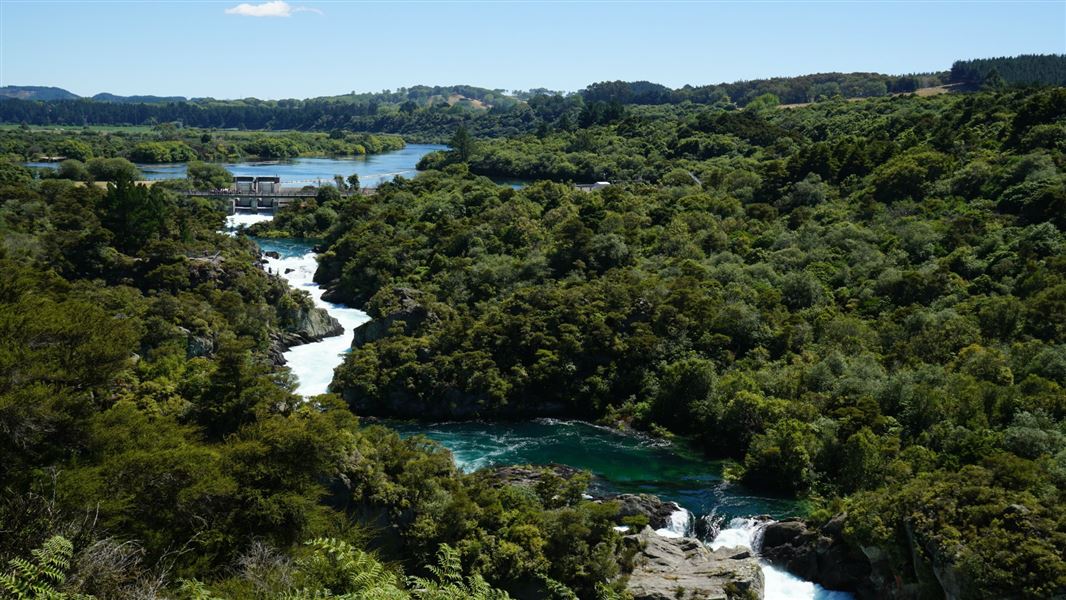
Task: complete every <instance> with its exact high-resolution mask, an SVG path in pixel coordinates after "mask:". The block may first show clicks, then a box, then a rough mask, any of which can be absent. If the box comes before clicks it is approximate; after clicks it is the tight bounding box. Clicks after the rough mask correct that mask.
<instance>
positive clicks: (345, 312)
mask: <svg viewBox="0 0 1066 600" xmlns="http://www.w3.org/2000/svg"><path fill="white" fill-rule="evenodd" d="M273 218H274V216H273V215H270V214H256V213H239V214H235V215H230V216H229V217H226V225H227V227H230V228H231V229H236V228H238V227H241V226H247V225H251V224H252V223H260V222H263V221H269V220H270V219H273ZM263 243H269V241H268V240H264V242H263ZM265 261H266V266H267V269H268V270H269V271H270V272H271V273H276V274H277V275H279V276H280V277H281V278H282V279H284V280H285V281H287V282H288V284H289V285H290V286H292V287H293V288H296V289H298V290H304V291H306V292H307V293H308V294H310V295H311V299H312V300H313V301H314V303H315V306H316V307H318V308H323V309H325V310H326V312H328V313H329V314H330V316H332V317H333V318H335V319H337V321H339V322H340V324H341V326H342V327H344V332H343V333H341V334H340V335H335V336H333V337H328V338H324V339H322V340H320V341H318V342H312V343H310V344H301V345H299V346H293V347H292V348H289V349H288V350H287V351H286V352H285V353H284V354H283V355H282V356H284V358H285V364H286V366H288V367H289V370H290V371H292V374H293V375H295V376H296V380H297V386H296V393H297V394H300V395H301V396H315V395H317V394H324V393H325V392H326V389H327V388H328V387H329V384H330V382H331V381H333V369H334V368H336V367H337V365H339V364H341V362H342V361H343V360H344V353H345V352H347V351H348V349H349V348H350V347H351V345H352V331H353V330H354V329H355V328H356V327H357V326H359V325H361V324H363V323H366V322H367V321H369V320H370V316H369V315H367V314H366V313H365V312H363V311H361V310H358V309H355V308H350V307H347V306H344V305H343V304H333V303H331V302H326V301H325V300H323V299H322V294H323V292H325V290H323V289H322V288H321V287H319V285H318V284H317V283H315V282H314V276H315V269H317V268H318V261H317V260H316V258H315V254H314V253H313V252H307V253H305V254H303V255H301V256H282V257H281V258H269V257H267V258H265Z"/></svg>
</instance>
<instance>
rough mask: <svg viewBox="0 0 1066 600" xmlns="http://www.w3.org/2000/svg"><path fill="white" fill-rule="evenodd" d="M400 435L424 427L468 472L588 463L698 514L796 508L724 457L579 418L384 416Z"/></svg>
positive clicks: (779, 512) (600, 478) (604, 478)
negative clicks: (728, 477)
mask: <svg viewBox="0 0 1066 600" xmlns="http://www.w3.org/2000/svg"><path fill="white" fill-rule="evenodd" d="M383 423H384V424H386V425H388V426H390V427H392V428H394V429H396V430H397V431H399V432H400V433H401V434H402V435H415V434H423V435H425V436H426V437H429V438H430V439H433V440H436V441H438V442H440V443H441V444H442V445H443V446H445V447H446V448H448V449H449V450H451V452H452V455H453V456H454V457H455V462H456V464H457V465H458V466H459V467H460V468H462V469H463V470H466V471H473V470H476V469H479V468H482V467H488V466H496V465H513V464H541V465H543V464H551V463H558V464H564V465H569V466H571V467H577V468H580V469H586V470H588V471H591V472H592V473H593V474H594V475H595V476H596V481H595V483H594V487H597V488H599V491H606V492H631V493H649V494H655V495H656V496H659V497H660V498H663V499H666V500H672V501H674V502H677V503H678V504H680V505H681V506H684V507H685V508H687V509H689V510H690V511H692V512H693V513H695V514H696V515H707V514H711V513H716V514H718V515H721V516H725V517H730V516H741V515H761V514H767V515H771V516H773V517H775V518H783V517H787V516H793V515H796V514H797V513H798V512H801V506H800V505H799V503H798V502H796V501H795V500H793V499H787V498H773V497H769V496H765V495H760V494H756V493H753V492H751V491H750V490H747V489H745V488H744V487H743V486H741V485H738V484H735V483H732V482H728V481H725V480H724V479H723V478H722V464H721V463H720V462H718V461H712V460H708V459H706V458H703V457H701V456H699V455H698V454H696V453H694V452H691V451H688V450H687V449H685V448H684V447H682V446H680V445H677V444H671V443H667V442H663V441H661V440H654V439H650V438H647V437H643V436H640V435H634V434H627V433H621V432H618V431H614V430H611V429H607V428H604V427H597V426H594V425H590V424H588V423H582V422H577V421H559V420H554V419H538V420H535V421H525V422H518V423H483V422H453V423H417V422H396V421H383Z"/></svg>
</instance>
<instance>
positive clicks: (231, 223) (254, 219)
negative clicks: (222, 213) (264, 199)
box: [226, 213, 274, 229]
mask: <svg viewBox="0 0 1066 600" xmlns="http://www.w3.org/2000/svg"><path fill="white" fill-rule="evenodd" d="M273 218H274V215H272V214H270V213H234V214H232V215H229V216H228V217H226V227H227V228H229V229H239V228H241V227H247V226H249V225H254V224H256V223H262V222H264V221H270V220H272V219H273Z"/></svg>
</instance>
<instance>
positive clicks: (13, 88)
mask: <svg viewBox="0 0 1066 600" xmlns="http://www.w3.org/2000/svg"><path fill="white" fill-rule="evenodd" d="M80 97H81V96H78V95H77V94H74V93H72V92H68V91H67V90H64V89H63V88H57V87H46V86H40V85H5V86H4V87H0V98H17V99H19V100H77V99H78V98H80Z"/></svg>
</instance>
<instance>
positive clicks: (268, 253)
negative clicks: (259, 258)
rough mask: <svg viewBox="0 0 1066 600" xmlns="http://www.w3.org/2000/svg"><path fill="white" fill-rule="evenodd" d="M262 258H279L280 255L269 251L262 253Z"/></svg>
mask: <svg viewBox="0 0 1066 600" xmlns="http://www.w3.org/2000/svg"><path fill="white" fill-rule="evenodd" d="M263 256H268V257H270V258H281V255H280V254H278V253H277V252H274V251H273V250H269V251H267V252H264V253H263Z"/></svg>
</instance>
